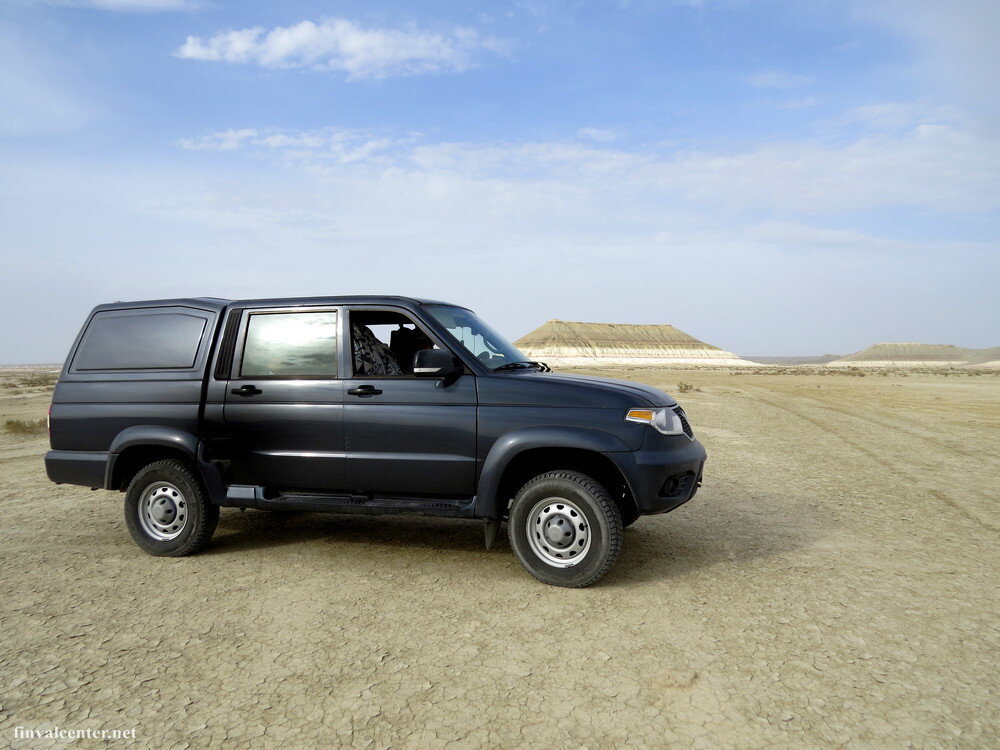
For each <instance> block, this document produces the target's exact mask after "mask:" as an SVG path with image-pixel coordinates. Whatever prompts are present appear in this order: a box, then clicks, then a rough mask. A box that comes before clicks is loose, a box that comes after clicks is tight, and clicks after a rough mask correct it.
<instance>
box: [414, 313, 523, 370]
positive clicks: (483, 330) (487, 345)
mask: <svg viewBox="0 0 1000 750" xmlns="http://www.w3.org/2000/svg"><path fill="white" fill-rule="evenodd" d="M427 310H428V311H429V312H430V314H431V315H432V316H434V319H435V320H436V321H437V322H438V323H440V324H441V325H443V326H444V327H445V328H447V329H448V333H450V334H451V335H452V336H454V337H455V338H456V339H457V340H458V342H459V343H460V344H461V345H462V346H464V347H465V348H466V349H468V350H469V352H470V353H471V354H472V355H473V356H474V357H476V358H477V359H478V360H479V361H480V362H482V363H483V364H484V365H486V366H487V367H489V368H490V369H491V370H495V369H496V368H497V367H501V366H503V365H507V364H510V363H512V362H524V361H526V360H527V357H525V356H524V354H522V353H521V352H519V351H518V350H517V348H516V347H515V346H514V345H513V344H511V343H510V342H508V341H507V339H505V338H504V337H503V336H501V335H500V334H499V333H497V332H496V331H494V330H493V329H492V328H490V327H489V325H487V324H486V323H485V322H484V321H483V320H482V319H481V318H480V317H479V316H478V315H476V314H475V313H474V312H472V310H466V309H465V308H464V307H452V306H451V305H428V306H427Z"/></svg>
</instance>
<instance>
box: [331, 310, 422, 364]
mask: <svg viewBox="0 0 1000 750" xmlns="http://www.w3.org/2000/svg"><path fill="white" fill-rule="evenodd" d="M350 323H351V351H352V352H353V355H354V374H355V376H357V375H370V376H375V377H393V376H404V377H405V376H410V375H413V356H414V355H415V354H416V353H417V352H418V351H420V350H421V349H436V348H438V347H437V346H436V345H435V344H434V342H433V341H432V340H431V338H430V337H429V336H428V335H427V334H426V333H424V331H423V330H421V329H420V327H419V326H417V324H416V323H414V322H413V320H412V319H410V318H409V317H408V316H406V315H404V314H402V313H398V312H393V311H391V310H352V311H351V312H350Z"/></svg>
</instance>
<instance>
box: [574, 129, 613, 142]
mask: <svg viewBox="0 0 1000 750" xmlns="http://www.w3.org/2000/svg"><path fill="white" fill-rule="evenodd" d="M576 134H577V135H578V136H580V137H581V138H587V139H589V140H591V141H598V142H599V143H608V142H610V141H615V140H618V131H617V130H615V129H614V128H580V129H579V130H578V131H576Z"/></svg>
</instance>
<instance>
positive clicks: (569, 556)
mask: <svg viewBox="0 0 1000 750" xmlns="http://www.w3.org/2000/svg"><path fill="white" fill-rule="evenodd" d="M526 526H527V528H526V531H527V533H528V543H529V544H530V546H531V549H532V551H533V552H534V553H535V554H536V555H537V556H538V557H539V558H541V559H542V560H543V561H545V562H546V563H548V564H549V565H553V566H555V567H557V568H568V567H571V566H573V565H576V564H577V563H579V562H580V561H581V560H583V558H584V557H586V556H587V552H589V551H590V541H591V535H590V525H589V524H588V523H587V518H586V516H584V515H583V511H582V510H581V509H580V506H578V505H577V504H576V503H575V502H573V501H571V500H567V499H566V498H562V497H548V498H545V499H544V500H542V501H541V502H539V503H536V504H535V507H534V508H532V509H531V512H530V513H529V514H528V519H527V524H526Z"/></svg>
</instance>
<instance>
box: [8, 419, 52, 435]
mask: <svg viewBox="0 0 1000 750" xmlns="http://www.w3.org/2000/svg"><path fill="white" fill-rule="evenodd" d="M46 426H47V425H46V420H44V419H39V420H37V421H32V420H30V419H8V420H7V421H6V422H5V423H4V426H3V429H4V432H7V433H9V434H11V435H41V434H42V433H43V432H45V430H46Z"/></svg>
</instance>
